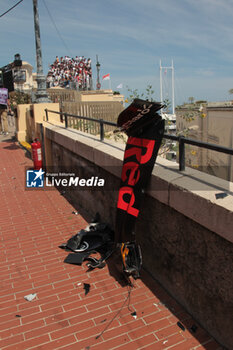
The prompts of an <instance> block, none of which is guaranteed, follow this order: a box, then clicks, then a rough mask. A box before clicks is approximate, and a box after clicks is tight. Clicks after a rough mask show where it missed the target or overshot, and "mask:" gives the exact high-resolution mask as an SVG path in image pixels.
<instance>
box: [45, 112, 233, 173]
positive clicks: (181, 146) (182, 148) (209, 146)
mask: <svg viewBox="0 0 233 350" xmlns="http://www.w3.org/2000/svg"><path fill="white" fill-rule="evenodd" d="M48 112H50V113H55V114H59V115H60V120H61V122H63V116H64V120H65V127H66V128H67V127H68V117H72V118H77V119H82V120H87V121H92V122H96V123H99V125H100V140H101V141H103V140H104V125H111V126H114V127H117V124H116V123H113V122H108V121H107V120H103V119H95V118H90V117H82V116H77V115H74V114H70V113H66V112H64V113H63V112H56V111H51V110H48V109H47V108H46V109H45V115H46V121H48V120H49V118H48ZM163 137H164V138H165V139H168V140H173V141H176V142H178V143H179V170H180V171H184V170H185V144H188V145H193V146H197V147H200V148H206V149H209V150H212V151H216V152H221V153H225V154H229V155H232V156H233V149H232V148H228V147H224V146H218V145H215V144H212V143H208V142H203V141H197V140H194V139H190V138H187V137H184V136H176V135H170V134H166V133H165V134H164V136H163Z"/></svg>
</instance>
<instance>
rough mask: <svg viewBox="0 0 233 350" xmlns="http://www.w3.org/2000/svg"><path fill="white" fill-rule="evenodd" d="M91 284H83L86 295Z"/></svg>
mask: <svg viewBox="0 0 233 350" xmlns="http://www.w3.org/2000/svg"><path fill="white" fill-rule="evenodd" d="M90 288H91V286H90V284H89V283H83V289H84V290H85V295H87V294H88V293H89V291H90Z"/></svg>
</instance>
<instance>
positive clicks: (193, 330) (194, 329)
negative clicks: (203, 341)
mask: <svg viewBox="0 0 233 350" xmlns="http://www.w3.org/2000/svg"><path fill="white" fill-rule="evenodd" d="M197 328H198V327H197V326H196V325H195V324H193V325H192V327H191V328H190V329H191V331H192V332H193V333H196V331H197Z"/></svg>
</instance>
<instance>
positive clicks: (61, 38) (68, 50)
mask: <svg viewBox="0 0 233 350" xmlns="http://www.w3.org/2000/svg"><path fill="white" fill-rule="evenodd" d="M43 3H44V6H45V8H46V10H47V12H48V15H49V17H50V19H51V22H52V23H53V25H54V28H55V29H56V32H57V34H58V36H59V38H60V40H61V42H62V43H63V45H64V46H65V48H66V50H67V52H68V53H69V54H70V56H71V57H72V54H71V51H70V49H69V48H68V46H67V45H66V42H65V40H64V39H63V37H62V36H61V33H60V32H59V30H58V28H57V25H56V23H55V21H54V19H53V17H52V15H51V12H50V11H49V9H48V7H47V5H46V2H45V0H43Z"/></svg>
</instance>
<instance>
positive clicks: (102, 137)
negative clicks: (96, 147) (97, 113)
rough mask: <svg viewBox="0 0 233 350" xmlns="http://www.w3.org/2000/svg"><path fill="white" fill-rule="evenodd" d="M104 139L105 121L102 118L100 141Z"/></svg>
mask: <svg viewBox="0 0 233 350" xmlns="http://www.w3.org/2000/svg"><path fill="white" fill-rule="evenodd" d="M103 140H104V121H103V119H100V141H103Z"/></svg>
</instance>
